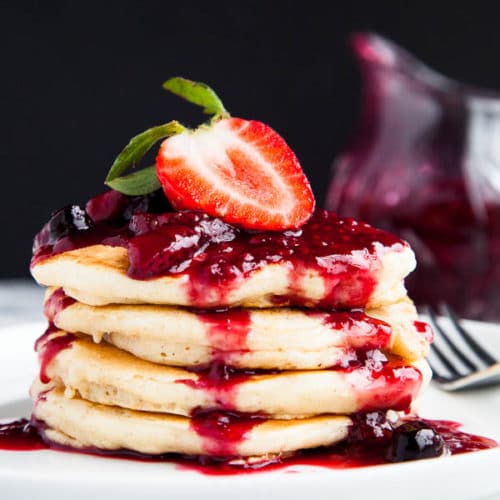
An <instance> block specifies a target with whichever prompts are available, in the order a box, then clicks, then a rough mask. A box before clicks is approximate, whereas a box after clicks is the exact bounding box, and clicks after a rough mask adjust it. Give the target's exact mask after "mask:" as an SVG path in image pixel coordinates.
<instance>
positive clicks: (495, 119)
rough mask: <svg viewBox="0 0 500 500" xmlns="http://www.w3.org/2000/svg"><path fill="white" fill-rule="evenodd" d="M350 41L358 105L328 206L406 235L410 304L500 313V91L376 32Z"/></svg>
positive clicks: (491, 315)
mask: <svg viewBox="0 0 500 500" xmlns="http://www.w3.org/2000/svg"><path fill="white" fill-rule="evenodd" d="M352 44H353V48H354V51H355V54H356V56H357V58H358V60H359V62H360V66H361V71H362V75H363V80H364V92H363V106H362V114H361V120H360V123H359V126H358V130H357V131H356V133H355V134H354V137H353V139H352V140H351V142H350V144H349V145H348V146H347V148H346V149H345V151H344V152H342V153H341V154H340V155H339V157H338V158H337V159H336V160H335V163H334V170H333V177H332V181H331V184H330V187H329V192H328V199H327V208H328V209H330V210H334V211H337V212H338V213H340V214H341V215H348V216H353V217H356V218H360V219H362V220H365V221H367V222H369V223H371V224H373V225H376V226H379V227H382V228H385V229H388V230H390V231H393V232H395V233H397V234H399V235H400V236H402V237H403V238H405V239H406V240H407V241H408V242H409V243H410V245H411V246H412V247H413V249H414V250H415V252H416V254H417V260H418V269H417V271H416V272H415V273H413V274H412V275H411V276H410V278H409V279H408V281H407V286H408V289H409V295H410V296H411V297H412V298H413V299H414V300H415V301H416V303H417V304H419V305H424V304H431V305H438V304H439V303H440V302H443V301H445V302H447V303H448V304H450V305H451V306H452V307H453V308H454V309H455V310H456V312H457V313H458V314H459V315H460V316H462V317H467V318H473V319H482V320H489V321H500V92H498V93H495V92H490V91H486V90H482V89H478V88H474V87H471V86H468V85H464V84H461V83H459V82H456V81H453V80H450V79H448V78H446V77H444V76H442V75H440V74H438V73H436V72H434V71H433V70H431V69H429V68H427V67H426V66H425V65H423V64H422V63H420V62H419V61H418V60H416V59H415V58H414V57H413V56H412V55H410V54H409V53H408V52H406V51H404V50H403V49H401V48H400V47H398V46H396V45H395V44H393V43H392V42H389V41H387V40H385V39H383V38H381V37H380V36H377V35H374V34H361V33H360V34H356V35H354V36H353V38H352Z"/></svg>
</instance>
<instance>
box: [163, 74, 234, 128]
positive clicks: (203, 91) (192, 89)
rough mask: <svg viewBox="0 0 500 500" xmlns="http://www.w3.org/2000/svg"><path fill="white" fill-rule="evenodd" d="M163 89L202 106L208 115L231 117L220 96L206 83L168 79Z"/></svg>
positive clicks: (178, 77) (180, 78) (179, 78)
mask: <svg viewBox="0 0 500 500" xmlns="http://www.w3.org/2000/svg"><path fill="white" fill-rule="evenodd" d="M163 88H164V89H165V90H168V91H169V92H172V93H173V94H175V95H178V96H179V97H182V98H183V99H186V101H189V102H191V103H193V104H196V105H197V106H201V107H202V108H203V112H204V113H205V114H207V115H217V116H221V117H223V118H227V117H228V116H229V113H228V112H227V111H226V108H225V107H224V105H223V104H222V101H221V100H220V99H219V97H218V95H217V94H216V93H215V92H214V91H213V90H212V89H211V88H210V87H209V86H208V85H206V84H205V83H202V82H194V81H192V80H188V79H187V78H182V77H181V76H176V77H174V78H170V79H168V80H167V81H166V82H165V83H164V84H163Z"/></svg>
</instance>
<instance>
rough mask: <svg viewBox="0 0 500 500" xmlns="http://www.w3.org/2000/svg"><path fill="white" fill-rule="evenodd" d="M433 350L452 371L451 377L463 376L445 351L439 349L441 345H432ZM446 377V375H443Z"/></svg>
mask: <svg viewBox="0 0 500 500" xmlns="http://www.w3.org/2000/svg"><path fill="white" fill-rule="evenodd" d="M431 349H432V352H433V353H434V354H435V355H436V357H437V358H438V359H439V361H441V363H442V364H443V365H444V366H445V367H446V369H447V370H448V371H449V372H450V374H451V377H448V378H456V377H461V376H462V374H461V373H460V372H459V371H458V370H457V369H456V368H455V366H454V365H453V364H452V363H451V361H450V360H449V359H448V358H447V357H446V356H445V355H444V354H443V351H441V349H439V347H438V346H437V345H435V344H432V345H431ZM442 378H445V377H442Z"/></svg>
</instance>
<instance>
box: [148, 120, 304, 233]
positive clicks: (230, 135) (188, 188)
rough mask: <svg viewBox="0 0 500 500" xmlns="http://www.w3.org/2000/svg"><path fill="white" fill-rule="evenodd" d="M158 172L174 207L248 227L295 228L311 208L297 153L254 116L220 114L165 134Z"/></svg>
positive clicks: (158, 162)
mask: <svg viewBox="0 0 500 500" xmlns="http://www.w3.org/2000/svg"><path fill="white" fill-rule="evenodd" d="M156 172H157V175H158V179H159V180H160V183H161V185H162V187H163V190H164V191H165V194H166V196H167V198H168V199H169V200H170V202H171V203H172V205H173V206H174V208H176V209H178V210H182V209H191V210H201V211H203V212H205V213H207V214H209V215H212V216H215V217H221V218H222V219H223V220H224V221H226V222H229V223H232V224H236V225H239V226H241V227H244V228H246V229H256V230H276V231H280V230H285V229H295V228H298V227H300V226H301V225H303V224H304V223H305V222H306V221H307V220H308V219H309V217H310V216H311V214H312V212H313V210H314V196H313V194H312V190H311V187H310V185H309V182H308V181H307V178H306V177H305V175H304V173H303V172H302V168H301V166H300V163H299V161H298V159H297V157H296V156H295V154H294V153H293V151H292V150H291V149H290V147H289V146H288V145H287V144H286V142H285V141H284V139H283V138H282V137H281V136H280V135H279V134H278V133H277V132H275V131H274V130H273V129H271V128H270V127H269V126H267V125H265V124H264V123H261V122H258V121H251V120H250V121H249V120H243V119H240V118H226V119H220V120H218V121H216V122H214V123H213V124H211V125H210V126H202V127H200V128H198V129H197V130H195V131H186V132H183V133H181V134H178V135H175V136H172V137H169V138H168V139H166V140H165V141H164V142H163V143H162V145H161V148H160V151H159V153H158V157H157V160H156Z"/></svg>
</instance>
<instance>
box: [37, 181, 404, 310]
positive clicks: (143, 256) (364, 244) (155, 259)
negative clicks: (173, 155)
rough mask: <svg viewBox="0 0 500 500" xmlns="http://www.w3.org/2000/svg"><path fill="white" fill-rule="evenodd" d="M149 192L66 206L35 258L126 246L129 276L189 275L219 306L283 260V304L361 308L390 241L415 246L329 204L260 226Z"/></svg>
mask: <svg viewBox="0 0 500 500" xmlns="http://www.w3.org/2000/svg"><path fill="white" fill-rule="evenodd" d="M148 196H149V198H148V197H137V196H135V197H126V196H125V195H119V194H116V192H114V191H108V192H107V193H104V194H102V195H99V196H98V197H96V198H93V199H92V200H90V201H89V202H88V203H87V205H86V208H82V207H80V206H77V205H73V206H70V207H66V208H63V209H61V210H59V211H58V212H56V213H55V214H54V215H53V216H52V218H51V219H50V220H49V222H48V223H47V224H46V225H45V226H44V227H43V228H42V230H41V231H40V232H39V233H38V234H37V236H36V237H35V241H34V247H33V258H32V261H31V265H32V266H34V265H36V264H37V263H39V262H41V261H42V260H43V259H46V258H48V257H51V256H53V255H56V254H58V253H61V252H64V251H68V250H72V249H77V248H81V247H85V246H90V245H95V244H104V245H110V246H121V247H125V248H126V249H127V251H128V259H129V268H128V271H127V273H128V276H129V277H131V278H133V279H139V280H141V279H142V280H144V279H149V278H153V277H156V276H176V275H183V276H187V278H188V279H187V285H186V286H187V289H188V293H189V297H190V300H191V303H192V304H193V305H195V306H198V307H216V306H217V305H218V304H221V303H224V299H225V298H226V297H227V295H228V294H229V293H230V292H231V291H232V290H233V289H234V288H235V287H236V286H237V285H238V284H240V283H241V282H242V280H244V279H245V278H247V277H248V276H250V275H251V274H252V273H253V272H255V271H257V270H259V269H262V268H263V267H265V266H266V265H268V264H273V263H282V264H285V265H286V267H287V269H288V270H289V282H290V283H291V285H290V287H289V290H288V291H287V293H286V294H285V295H284V296H278V297H274V301H275V302H276V304H278V305H285V304H292V305H298V306H319V307H324V308H346V307H349V308H356V307H364V306H365V305H366V303H367V301H368V299H369V298H370V296H371V294H372V292H373V290H374V288H375V285H376V283H377V277H378V273H379V270H380V260H379V258H378V255H379V253H380V252H381V251H383V248H384V247H385V248H389V247H390V248H392V249H393V250H396V251H402V250H403V249H404V247H406V246H407V244H406V243H405V242H403V241H402V240H400V239H399V238H397V237H396V236H394V235H392V234H390V233H388V232H385V231H381V230H378V229H375V228H373V227H371V226H369V225H368V224H365V223H362V222H358V221H356V220H354V219H351V218H340V217H338V216H337V215H335V214H333V213H331V212H327V211H325V210H319V209H318V210H316V211H315V212H314V214H313V215H312V217H311V218H310V219H309V221H308V222H307V223H306V224H304V226H302V227H301V228H300V229H297V230H294V231H281V232H272V231H260V232H257V231H246V230H244V229H242V228H239V227H236V226H233V225H231V224H227V223H226V222H224V221H223V220H221V219H218V218H215V217H211V216H209V215H207V214H204V213H200V212H194V211H188V210H186V211H178V212H172V211H168V205H167V202H166V200H163V201H161V198H162V196H163V195H162V194H161V193H159V192H157V193H154V194H153V195H148ZM151 199H153V200H154V202H153V201H151ZM311 270H313V271H315V272H316V273H317V274H318V275H319V276H320V277H321V278H323V280H324V284H325V293H324V295H323V297H321V298H320V299H318V300H316V301H308V300H306V299H305V298H304V294H303V290H302V280H303V279H304V278H305V277H307V275H308V274H309V272H310V271H311Z"/></svg>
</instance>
